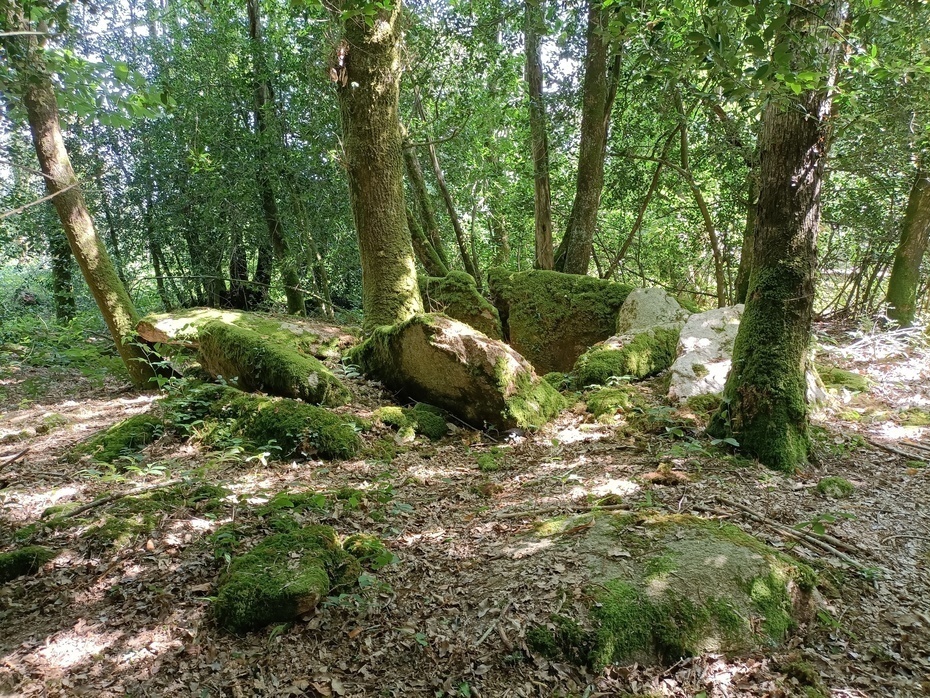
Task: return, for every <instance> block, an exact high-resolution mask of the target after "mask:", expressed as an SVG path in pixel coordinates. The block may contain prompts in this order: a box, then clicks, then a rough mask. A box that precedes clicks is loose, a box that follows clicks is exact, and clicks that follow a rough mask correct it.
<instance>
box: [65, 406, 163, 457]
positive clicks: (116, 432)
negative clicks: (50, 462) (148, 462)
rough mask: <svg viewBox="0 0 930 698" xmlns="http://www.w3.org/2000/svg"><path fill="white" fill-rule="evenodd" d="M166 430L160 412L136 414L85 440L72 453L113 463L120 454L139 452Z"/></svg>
mask: <svg viewBox="0 0 930 698" xmlns="http://www.w3.org/2000/svg"><path fill="white" fill-rule="evenodd" d="M164 430H165V425H164V420H163V419H162V418H161V416H160V415H159V414H156V413H150V412H146V413H145V414H137V415H135V416H133V417H129V419H124V420H122V421H121V422H117V423H116V424H114V425H113V426H112V427H110V428H109V429H107V430H106V431H102V432H99V433H97V434H94V435H93V436H91V437H90V438H89V439H87V440H85V441H82V442H81V443H79V444H78V445H77V446H75V447H74V448H73V449H72V451H71V453H72V456H73V457H77V458H81V457H84V456H89V457H90V458H92V459H93V460H95V461H99V462H101V463H112V462H113V461H115V460H116V459H117V458H120V457H121V456H128V455H131V454H133V453H137V452H138V451H140V450H141V449H142V448H144V447H145V446H148V445H149V444H150V443H152V442H153V441H155V439H157V438H158V437H159V436H161V435H162V433H163V432H164Z"/></svg>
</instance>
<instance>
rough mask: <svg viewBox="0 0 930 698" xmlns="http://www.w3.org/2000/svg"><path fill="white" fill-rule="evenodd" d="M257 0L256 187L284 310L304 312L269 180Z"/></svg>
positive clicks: (269, 113)
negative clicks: (282, 296) (281, 287)
mask: <svg viewBox="0 0 930 698" xmlns="http://www.w3.org/2000/svg"><path fill="white" fill-rule="evenodd" d="M258 3H259V0H248V11H249V38H250V39H251V42H252V63H253V65H252V69H253V70H254V76H253V79H254V82H255V100H254V105H253V109H254V112H255V136H256V138H257V140H258V163H257V164H258V167H257V176H258V191H259V196H260V197H261V201H262V212H263V213H264V214H265V225H266V226H267V227H268V238H269V240H270V242H271V248H272V250H274V256H275V258H276V259H277V261H278V266H279V268H280V269H281V279H282V281H283V282H284V296H285V298H286V299H287V312H289V313H291V314H293V315H304V314H305V312H306V311H305V308H304V296H303V293H301V291H300V289H299V288H298V287H299V285H300V280H299V279H298V278H297V265H296V263H295V260H294V256H293V255H292V254H291V251H290V249H289V245H288V242H287V236H286V233H285V230H284V223H283V222H282V220H281V214H280V212H279V211H278V201H277V199H276V198H275V193H274V187H273V186H272V182H271V167H272V165H271V162H270V160H271V155H270V153H269V152H268V140H269V137H270V136H269V133H268V129H269V124H268V122H269V120H271V119H272V118H273V115H274V101H273V98H272V96H271V86H270V85H269V84H268V79H267V70H266V67H265V57H264V53H263V52H262V28H261V17H260V15H259V8H258Z"/></svg>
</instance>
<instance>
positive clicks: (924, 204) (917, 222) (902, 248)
mask: <svg viewBox="0 0 930 698" xmlns="http://www.w3.org/2000/svg"><path fill="white" fill-rule="evenodd" d="M928 241H930V171H928V170H925V169H924V168H923V167H920V168H919V169H918V170H917V177H916V178H915V179H914V186H913V187H912V188H911V194H910V196H909V197H908V200H907V209H906V210H905V212H904V220H903V221H902V223H901V241H900V242H899V243H898V249H897V250H896V251H895V255H894V266H893V267H892V268H891V277H890V278H889V279H888V295H887V297H886V298H885V302H886V303H887V304H888V317H889V318H891V319H892V320H894V321H896V322H897V323H898V324H899V325H901V326H902V327H910V326H911V325H912V324H914V315H915V314H916V312H917V287H918V285H919V283H920V264H921V262H923V258H924V253H925V252H926V251H927V243H928Z"/></svg>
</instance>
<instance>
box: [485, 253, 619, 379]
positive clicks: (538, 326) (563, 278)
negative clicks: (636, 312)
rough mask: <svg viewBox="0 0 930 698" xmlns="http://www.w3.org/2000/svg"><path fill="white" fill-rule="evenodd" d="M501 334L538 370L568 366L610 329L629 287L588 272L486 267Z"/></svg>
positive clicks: (550, 370) (615, 321)
mask: <svg viewBox="0 0 930 698" xmlns="http://www.w3.org/2000/svg"><path fill="white" fill-rule="evenodd" d="M488 286H489V293H490V295H491V300H492V302H493V303H494V305H495V306H496V307H497V310H498V312H499V313H500V318H501V322H502V324H503V327H504V338H505V339H506V340H507V342H508V343H509V344H510V345H511V346H512V347H513V348H514V349H516V350H517V351H518V352H519V353H520V354H521V355H523V356H524V357H526V359H527V360H528V361H529V362H530V363H531V364H532V365H533V366H534V367H535V368H536V370H537V371H539V372H540V373H541V374H546V373H550V372H553V371H561V372H566V373H567V372H569V371H571V370H572V366H573V365H574V364H575V361H576V360H577V358H578V357H579V356H581V354H582V353H584V351H585V350H586V349H588V347H590V346H591V345H593V344H596V343H597V342H601V341H603V340H605V339H607V338H608V337H610V336H611V335H613V334H614V330H615V327H616V323H617V313H618V312H619V311H620V308H621V307H622V305H623V302H624V301H625V300H626V297H627V295H628V294H629V292H630V287H629V286H625V285H623V284H616V283H612V282H609V281H604V280H602V279H596V278H594V277H590V276H580V275H577V274H561V273H559V272H555V271H543V270H532V271H523V272H513V271H509V270H507V269H502V268H494V269H491V270H490V271H489V272H488Z"/></svg>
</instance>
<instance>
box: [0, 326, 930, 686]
mask: <svg viewBox="0 0 930 698" xmlns="http://www.w3.org/2000/svg"><path fill="white" fill-rule="evenodd" d="M833 337H834V339H836V340H837V341H836V342H830V341H827V340H828V337H827V335H825V334H823V335H821V339H822V340H824V341H822V344H821V346H822V350H821V352H820V360H821V362H824V361H826V362H827V363H830V364H833V365H837V366H843V367H845V368H849V369H852V370H855V371H858V372H861V373H862V374H864V375H867V376H868V377H869V378H870V379H871V381H872V387H871V389H870V391H869V392H868V393H860V394H849V393H845V394H843V395H840V396H838V398H837V401H836V404H835V405H834V406H833V407H832V408H830V409H827V410H823V411H821V412H819V413H818V414H817V415H816V416H815V420H814V424H815V428H814V439H815V445H816V456H817V458H816V464H814V465H811V466H810V467H808V468H805V469H804V470H803V471H802V472H800V473H798V474H797V475H795V476H791V477H788V476H785V475H783V474H780V473H776V472H772V471H770V470H767V469H765V468H764V467H762V466H759V465H758V464H756V463H754V462H750V461H747V460H745V459H742V458H739V457H738V456H734V455H732V454H728V453H726V452H724V451H722V450H720V449H719V448H717V447H715V446H713V445H712V444H711V443H710V441H709V440H707V439H706V438H705V437H703V436H702V435H701V434H700V430H699V429H698V428H691V426H690V423H689V422H688V421H687V415H682V414H681V413H680V412H676V411H673V410H670V409H668V408H667V407H663V406H662V400H661V399H660V398H659V397H657V395H656V393H657V391H658V389H659V385H660V382H661V381H654V382H652V383H645V384H641V385H640V386H638V388H637V389H638V390H640V391H641V392H642V393H643V395H644V396H645V398H646V399H647V400H648V401H649V403H650V404H652V405H654V408H652V409H650V410H649V413H650V414H651V415H652V417H653V418H654V419H653V426H654V427H655V428H652V429H647V430H646V431H648V432H649V433H644V432H641V431H637V430H634V429H631V427H630V425H629V424H627V422H626V421H625V420H624V419H623V418H622V417H618V418H616V419H615V420H614V421H612V422H609V423H600V422H597V421H595V420H593V419H592V417H591V416H590V415H588V414H586V413H585V412H584V408H583V405H582V404H579V405H578V406H576V407H575V408H574V409H569V410H567V411H566V412H565V413H564V414H563V415H562V417H561V418H560V419H559V420H558V421H557V422H556V423H554V424H552V425H550V426H548V427H547V428H545V429H544V430H542V431H540V432H538V433H534V434H517V435H514V434H511V435H509V436H508V437H507V438H506V439H505V438H504V437H503V436H502V437H500V438H498V439H496V440H495V439H494V438H492V437H491V436H489V435H483V434H481V433H477V432H474V431H471V430H467V429H459V430H456V431H455V433H453V434H451V435H449V436H447V437H446V438H444V439H443V440H442V441H440V442H438V443H430V442H428V441H420V440H419V439H418V440H417V441H416V442H415V443H412V444H404V445H400V446H398V447H397V448H396V452H393V453H392V452H391V451H392V450H394V449H391V448H389V447H388V448H383V449H382V452H383V453H382V456H381V457H380V458H378V459H375V458H372V457H369V458H368V459H358V460H350V461H344V462H332V463H324V462H322V461H315V460H307V461H293V462H290V461H289V462H280V461H274V460H270V461H267V462H263V460H262V459H256V458H253V459H248V458H247V457H246V456H245V455H244V454H242V453H241V452H239V451H238V450H237V449H235V448H233V449H230V450H227V451H221V452H217V451H205V450H200V449H199V448H198V447H197V446H196V445H192V444H190V443H183V442H178V441H175V440H172V439H170V438H168V437H165V438H163V439H161V440H160V441H158V442H156V443H155V444H153V445H151V446H149V447H147V448H146V449H145V450H144V451H143V452H142V453H141V454H140V456H139V457H138V459H135V460H134V461H133V462H132V463H131V464H129V467H125V466H124V467H123V468H122V472H116V471H115V470H114V471H100V470H95V469H90V468H88V466H87V464H86V463H85V464H81V463H72V462H69V460H68V459H67V458H66V457H65V454H66V453H67V451H68V450H69V449H70V448H71V447H72V446H73V445H74V444H75V443H77V442H79V441H81V440H83V439H85V438H87V437H88V436H89V435H90V434H92V433H94V432H96V431H98V430H100V429H103V428H105V427H108V426H109V425H111V424H113V423H115V422H116V421H118V420H120V419H123V418H125V417H127V416H130V415H133V414H138V413H140V412H144V411H145V410H147V409H148V408H149V407H150V405H151V403H152V401H153V400H155V399H156V396H155V395H153V394H151V393H136V392H132V391H131V390H129V389H128V388H127V387H126V386H125V385H122V384H120V383H119V382H118V381H115V380H113V379H107V380H105V381H101V380H97V379H93V380H92V379H89V378H87V377H86V376H85V375H84V374H83V373H82V372H80V371H78V370H74V369H67V368H64V369H56V370H49V369H42V368H31V367H29V366H27V365H26V364H25V363H24V362H17V361H15V360H14V359H16V357H15V356H13V357H10V356H9V355H7V356H4V357H2V361H4V362H6V360H7V359H10V361H9V362H8V365H6V367H5V368H2V369H0V400H2V401H0V463H3V462H4V459H5V457H7V456H11V455H15V454H17V453H19V452H21V451H22V450H24V449H28V451H27V452H26V453H25V454H23V455H22V456H21V457H20V458H19V459H18V460H16V462H14V463H12V464H9V465H7V466H6V467H5V468H3V469H0V549H9V548H10V547H12V546H13V543H14V540H20V541H28V542H35V543H41V544H45V545H49V546H52V547H54V548H56V549H60V550H61V551H62V552H61V553H60V554H59V555H58V557H56V558H55V559H54V560H53V561H52V562H50V563H48V564H46V565H45V566H44V567H43V568H42V569H41V570H40V571H39V572H38V573H37V574H35V575H34V576H31V577H25V578H20V579H18V580H15V581H13V582H10V583H8V584H6V585H0V696H14V695H15V696H79V695H89V696H101V697H104V696H124V695H125V696H204V697H206V696H414V695H424V696H442V695H448V696H476V697H481V696H484V697H491V696H499V697H503V696H578V697H579V698H580V697H582V696H584V697H591V696H615V695H623V694H627V693H629V694H634V695H661V696H702V695H703V696H750V695H753V696H793V695H800V696H804V695H814V693H812V692H811V689H812V684H817V683H818V681H819V682H822V684H821V689H822V690H823V691H824V693H825V694H826V695H830V696H918V695H922V694H925V693H930V468H928V467H925V466H926V465H927V460H928V459H930V451H928V450H927V449H928V448H930V428H928V427H927V422H928V421H930V420H927V419H926V417H927V414H928V411H930V351H928V350H927V347H926V345H925V344H924V345H923V346H920V343H921V342H915V341H914V340H913V337H912V338H911V339H908V338H907V337H903V336H900V335H888V334H884V335H876V336H873V337H865V338H860V339H858V340H857V341H856V342H855V343H852V342H851V340H850V339H849V338H848V337H847V336H845V335H843V334H842V333H839V332H834V333H833ZM352 383H353V389H354V390H355V392H356V394H357V396H358V400H357V401H356V404H355V405H354V406H353V407H352V410H353V411H354V412H356V413H358V414H361V415H366V414H370V413H371V411H372V410H373V409H375V408H376V407H377V406H379V405H381V404H385V403H386V402H387V401H388V399H389V398H390V396H389V395H383V394H382V393H381V391H380V389H379V387H378V386H377V385H374V384H371V383H367V382H364V381H361V380H353V381H352ZM669 424H672V425H678V428H671V429H665V428H663V425H666V426H667V425H669ZM391 436H392V435H391V434H390V433H389V432H388V430H387V429H386V428H385V429H384V430H382V431H381V432H380V433H379V432H378V431H377V430H376V431H375V433H373V434H369V435H366V437H365V438H366V439H369V440H371V441H375V440H380V441H381V443H382V444H390V443H391V442H392V441H391ZM873 442H874V443H878V444H883V445H891V446H892V447H893V448H897V449H899V450H900V451H901V452H902V454H898V453H894V452H890V451H888V450H885V449H883V448H881V447H876V446H874V445H873ZM909 444H911V445H909ZM913 444H917V445H916V446H914V445H913ZM491 449H497V450H496V451H494V453H495V454H496V455H497V456H498V457H499V461H500V465H501V467H500V469H499V470H497V471H496V472H482V471H481V470H480V469H479V467H478V465H477V458H478V456H479V455H481V454H483V453H488V452H490V451H491ZM369 453H370V452H369ZM903 454H910V455H903ZM661 464H671V465H672V466H673V468H674V471H675V472H678V473H681V474H682V475H684V476H685V477H682V478H680V479H679V478H662V477H655V473H656V472H657V469H658V468H659V466H660V465H661ZM665 467H666V468H667V467H668V466H667V465H666V466H665ZM650 474H653V475H650ZM828 475H829V476H839V477H843V478H846V479H847V480H849V481H851V482H852V483H853V484H854V485H856V490H855V492H854V493H853V494H852V495H851V496H850V497H848V498H845V499H840V500H830V499H825V498H823V497H821V496H819V495H818V494H817V493H816V484H817V482H818V481H819V479H820V478H821V477H824V476H828ZM178 478H183V479H184V483H183V487H187V488H188V489H187V492H189V493H191V492H195V491H198V490H197V487H198V485H203V484H209V485H220V486H222V487H224V488H226V489H227V490H228V496H224V497H221V498H220V500H219V501H218V502H217V501H211V500H204V499H198V498H197V497H195V496H193V495H191V496H180V497H178V499H177V500H176V501H173V500H170V499H167V498H166V499H164V500H163V504H162V506H161V508H160V509H159V510H158V511H157V512H156V516H154V517H153V518H146V519H144V521H143V520H137V524H138V525H137V526H136V527H135V528H130V529H128V530H127V531H124V533H125V535H122V536H119V537H111V538H107V537H106V536H101V535H99V531H100V529H99V528H97V529H95V528H94V526H95V525H98V524H100V523H102V522H105V521H106V520H107V519H106V517H107V516H108V513H111V512H112V511H113V510H114V509H115V508H118V507H119V506H120V502H123V503H125V502H126V501H127V499H132V498H124V499H122V500H116V501H113V502H109V503H105V504H101V505H99V506H97V507H95V508H94V509H92V510H90V511H89V512H86V513H85V515H84V516H86V517H89V519H81V520H80V521H81V523H80V524H75V525H74V526H72V527H63V528H58V529H56V530H52V529H50V528H49V527H47V526H44V525H43V519H42V518H41V515H42V513H43V511H44V510H45V509H46V508H48V507H50V506H53V505H61V504H66V503H72V502H74V503H89V502H91V501H93V500H95V498H98V497H101V496H103V495H106V494H108V493H131V492H133V491H134V490H135V489H137V488H140V487H145V486H150V485H155V484H160V483H164V482H166V481H167V480H172V479H178ZM346 487H350V488H354V489H355V490H357V493H356V494H355V495H353V496H350V497H348V498H345V497H343V498H342V499H340V498H338V497H331V498H330V501H329V504H328V505H327V506H326V507H324V508H323V509H320V510H312V511H308V512H305V513H303V514H301V516H303V517H305V519H306V520H307V521H308V522H320V523H324V524H327V525H331V526H333V527H334V528H335V529H336V531H337V532H338V533H339V534H340V535H348V534H351V533H353V532H356V531H366V532H371V533H376V534H379V535H380V536H382V537H383V539H384V540H385V541H386V542H387V543H388V545H389V546H390V548H391V550H392V551H393V552H394V553H395V554H396V555H397V558H398V559H397V562H396V563H395V564H392V565H389V566H387V567H385V568H383V569H382V570H380V571H379V572H377V582H374V581H372V582H371V583H370V585H369V587H368V588H367V589H365V590H363V591H362V592H360V593H358V594H353V595H342V596H340V597H335V598H331V599H328V600H327V602H326V603H324V604H323V605H321V606H320V607H319V608H318V609H316V610H315V611H313V612H311V613H309V614H308V615H307V616H305V617H304V618H302V619H301V621H300V622H297V623H294V624H290V625H284V626H277V627H274V628H268V629H266V630H265V631H262V632H257V633H251V634H248V635H246V636H243V637H238V636H234V635H230V634H227V633H224V632H221V631H219V630H218V629H217V628H216V627H215V625H214V624H213V623H212V621H211V620H210V616H209V607H210V600H209V598H208V597H209V596H210V595H211V594H213V593H215V590H216V581H217V579H218V577H219V576H220V575H221V574H222V572H223V570H224V568H225V567H226V565H227V560H226V559H224V557H223V555H222V554H221V553H220V552H218V546H219V544H220V543H221V542H222V541H218V540H217V537H216V536H213V535H212V534H213V533H214V532H215V531H216V529H217V528H218V527H219V526H221V525H223V524H224V523H229V522H235V523H236V524H237V525H240V526H241V530H243V531H248V532H249V533H248V534H245V538H244V539H242V540H239V541H238V542H237V543H235V545H238V547H236V548H235V550H236V551H239V550H244V549H247V548H248V547H249V546H250V545H251V544H252V543H253V542H254V541H255V540H257V538H258V537H259V536H260V535H261V534H262V533H267V532H268V531H267V530H263V519H262V516H261V513H260V511H261V506H262V505H263V504H264V503H267V502H268V501H269V500H270V499H271V498H272V497H273V496H274V495H275V494H276V493H279V492H282V491H290V492H295V491H306V490H311V491H316V492H325V493H334V492H337V491H339V490H341V489H342V488H346ZM173 491H175V490H173ZM605 498H606V500H605ZM595 501H601V502H604V501H611V502H615V503H622V505H623V506H625V507H627V508H631V509H638V508H641V509H661V510H670V511H674V512H692V513H696V514H700V515H702V516H709V515H712V516H720V517H723V518H726V519H728V520H730V521H732V522H734V523H736V524H737V525H739V526H741V527H743V528H744V529H746V530H747V531H750V532H751V533H753V534H754V535H756V536H758V537H760V538H761V539H762V540H765V541H767V542H769V543H770V544H772V545H775V546H778V547H781V548H784V549H790V550H791V551H792V552H793V553H794V554H795V555H797V556H799V557H800V558H802V559H804V560H805V561H807V562H809V563H810V564H811V565H813V566H814V567H816V568H817V569H818V570H819V572H820V575H821V578H822V579H823V580H824V585H823V587H822V593H823V594H824V603H825V607H824V608H823V609H821V612H820V613H818V615H817V618H816V619H815V620H813V621H812V622H811V623H810V624H809V625H807V626H806V627H802V628H799V629H798V633H797V636H796V637H795V639H793V640H792V641H791V642H790V643H789V646H788V647H785V648H781V649H778V650H773V651H771V652H769V653H766V654H759V655H757V656H741V657H724V656H718V655H704V656H699V657H693V658H691V659H687V660H683V661H681V662H679V663H678V664H676V665H675V666H673V667H670V668H644V667H640V666H632V667H611V668H608V669H606V670H604V671H603V672H600V673H597V674H593V673H589V672H587V671H585V670H584V669H581V668H579V667H576V666H572V665H568V664H561V663H558V662H552V661H548V660H546V659H544V658H542V657H539V656H534V655H533V654H532V653H531V651H530V650H529V649H528V648H527V646H526V642H525V634H526V630H527V629H528V628H529V627H531V626H532V625H533V624H534V623H539V622H545V620H546V619H547V618H548V617H549V615H550V614H552V613H554V612H557V611H559V610H562V611H565V610H567V609H570V608H571V607H573V606H574V605H575V604H579V603H580V602H581V595H582V594H583V590H584V588H585V582H586V579H585V569H584V567H583V566H581V565H578V564H576V562H575V558H574V546H575V544H576V540H577V536H576V535H575V533H576V530H575V529H574V528H572V527H570V528H568V529H567V530H564V531H563V532H562V533H561V534H560V535H555V536H548V537H540V536H539V535H536V534H535V533H534V530H535V529H534V527H535V526H536V525H537V524H538V523H539V522H540V521H544V520H547V519H551V518H552V517H554V516H557V515H559V514H579V513H583V512H585V511H588V510H590V509H591V508H592V502H595ZM734 502H735V503H738V504H740V505H742V506H744V507H746V508H748V509H749V510H750V511H752V512H754V513H755V514H756V515H758V516H761V517H764V519H766V520H767V521H768V523H759V522H758V521H756V520H752V519H750V518H748V517H747V516H746V515H745V514H744V512H743V511H742V510H741V509H739V508H738V507H735V506H733V505H732V504H733V503H734ZM709 511H710V512H711V513H710V514H709V513H708V512H709ZM581 521H582V523H580V524H579V527H583V526H584V523H583V521H584V520H583V519H582V520H581ZM805 522H807V523H808V525H809V526H813V525H814V524H816V523H818V522H819V524H820V525H823V526H824V527H826V528H827V530H828V532H829V533H830V534H831V535H832V536H834V537H835V538H838V539H840V540H842V541H844V542H845V543H846V544H847V545H848V547H849V549H850V550H852V551H853V552H852V553H851V555H850V557H851V558H853V559H854V561H855V562H856V566H853V565H852V564H850V562H849V561H848V560H847V561H844V560H841V559H840V558H838V557H836V556H833V555H831V554H829V553H826V552H824V551H823V550H820V549H817V548H813V549H809V548H807V547H805V546H803V545H798V544H796V542H795V541H793V540H792V539H791V538H790V537H788V536H786V535H784V527H787V528H789V529H790V528H792V527H794V526H797V525H799V524H804V523H805ZM777 524H781V526H782V528H781V529H779V528H778V527H777ZM575 528H578V527H575ZM95 532H96V533H97V535H95ZM231 545H232V544H231ZM799 660H803V661H804V662H807V663H809V664H810V666H812V667H813V668H814V670H815V673H816V675H819V678H818V676H816V675H815V676H813V677H812V676H806V675H802V674H803V672H799V671H797V670H794V669H792V667H796V666H798V665H799Z"/></svg>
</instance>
